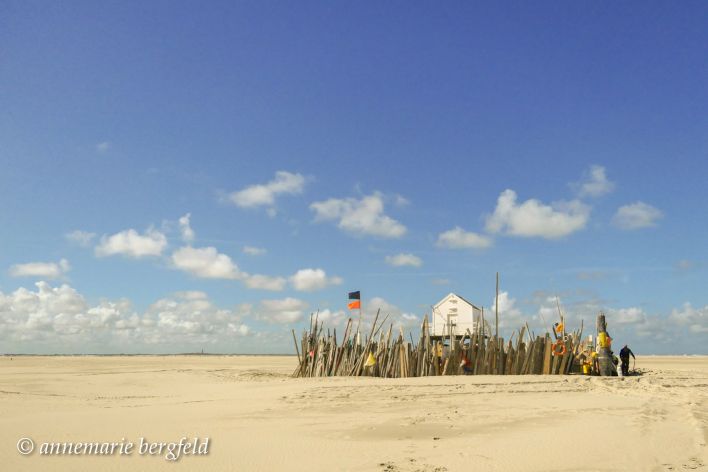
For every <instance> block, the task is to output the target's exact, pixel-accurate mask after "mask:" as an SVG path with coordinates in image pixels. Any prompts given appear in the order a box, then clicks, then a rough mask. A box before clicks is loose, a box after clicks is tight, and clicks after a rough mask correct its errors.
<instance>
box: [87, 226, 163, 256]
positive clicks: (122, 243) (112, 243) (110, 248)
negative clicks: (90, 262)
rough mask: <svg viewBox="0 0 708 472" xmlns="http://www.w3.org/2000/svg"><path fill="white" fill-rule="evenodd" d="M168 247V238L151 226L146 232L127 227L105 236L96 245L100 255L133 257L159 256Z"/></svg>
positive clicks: (96, 251)
mask: <svg viewBox="0 0 708 472" xmlns="http://www.w3.org/2000/svg"><path fill="white" fill-rule="evenodd" d="M165 247H167V238H166V237H165V235H164V234H162V233H161V232H160V231H157V230H156V229H153V228H150V229H148V230H147V231H146V232H145V234H142V235H141V234H139V233H138V232H137V231H135V230H134V229H127V230H125V231H121V232H119V233H116V234H113V235H111V236H103V237H102V238H101V243H100V244H99V245H98V246H96V249H95V253H96V256H98V257H106V256H115V255H124V256H128V257H133V258H140V257H147V256H159V255H161V254H162V251H163V250H164V249H165Z"/></svg>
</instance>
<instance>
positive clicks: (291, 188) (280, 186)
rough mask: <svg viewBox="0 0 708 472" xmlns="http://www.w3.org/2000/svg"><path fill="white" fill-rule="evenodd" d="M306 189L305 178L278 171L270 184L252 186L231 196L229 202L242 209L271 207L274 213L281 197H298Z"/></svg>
mask: <svg viewBox="0 0 708 472" xmlns="http://www.w3.org/2000/svg"><path fill="white" fill-rule="evenodd" d="M304 188H305V177H304V176H303V175H301V174H293V173H291V172H286V171H282V170H281V171H278V172H276V173H275V177H274V178H273V180H271V181H270V182H268V183H265V184H258V185H251V186H249V187H246V188H244V189H242V190H239V191H237V192H233V193H231V194H230V195H229V200H230V201H231V202H232V203H233V204H234V205H236V206H238V207H241V208H256V207H264V206H265V207H270V210H271V212H273V211H274V208H273V206H274V205H275V199H276V197H278V196H279V195H297V194H300V193H302V191H303V189H304Z"/></svg>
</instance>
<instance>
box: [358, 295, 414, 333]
mask: <svg viewBox="0 0 708 472" xmlns="http://www.w3.org/2000/svg"><path fill="white" fill-rule="evenodd" d="M377 310H381V313H380V315H379V319H378V321H377V326H378V325H379V324H381V323H382V322H383V320H384V318H385V317H386V315H388V319H387V320H386V326H388V325H389V324H390V323H393V328H394V329H396V330H398V329H401V328H402V329H403V330H404V333H405V332H406V331H409V330H411V329H417V328H420V324H421V323H422V322H423V318H422V317H421V316H418V315H416V314H414V313H408V312H404V311H403V310H401V308H399V307H398V306H397V305H395V304H393V303H391V302H389V301H388V300H386V299H384V298H382V297H373V298H371V299H370V300H369V301H368V303H367V304H366V306H365V307H364V310H363V311H364V317H363V322H362V325H363V326H364V327H365V328H367V329H368V328H370V327H371V324H372V323H373V322H374V318H375V316H376V311H377ZM382 329H383V328H382Z"/></svg>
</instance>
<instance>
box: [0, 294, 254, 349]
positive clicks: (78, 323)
mask: <svg viewBox="0 0 708 472" xmlns="http://www.w3.org/2000/svg"><path fill="white" fill-rule="evenodd" d="M35 286H36V290H28V289H25V288H19V289H17V290H16V291H15V292H12V293H8V294H4V293H2V292H0V343H2V344H3V346H4V349H9V350H12V351H15V352H97V353H106V352H154V351H155V350H157V351H165V350H167V351H171V352H181V351H182V350H184V349H186V348H188V347H189V346H193V347H197V348H201V347H207V346H214V345H219V344H220V345H221V346H224V347H228V346H232V345H233V343H234V340H235V339H236V338H238V337H239V336H243V335H246V334H248V333H249V331H250V329H249V327H248V326H247V325H245V324H244V323H243V322H242V320H241V315H240V314H239V313H238V312H237V311H236V310H229V309H222V308H218V307H216V306H214V304H213V303H211V301H209V299H208V297H207V296H206V294H204V293H202V292H181V293H177V294H175V295H174V296H171V297H167V298H163V299H160V300H158V301H156V302H154V303H153V304H151V305H150V307H149V308H148V309H147V310H146V311H145V312H144V313H138V312H136V311H134V309H133V307H132V304H131V303H130V301H129V300H126V299H119V300H101V301H100V302H98V303H96V304H89V303H88V302H87V301H86V299H85V298H84V297H83V296H82V295H81V294H80V293H78V292H77V291H76V290H75V289H74V288H72V287H70V286H69V285H66V284H63V285H61V286H59V287H52V286H51V285H49V284H48V283H47V282H44V281H42V282H38V283H36V284H35Z"/></svg>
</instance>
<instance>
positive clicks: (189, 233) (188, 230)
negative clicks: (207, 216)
mask: <svg viewBox="0 0 708 472" xmlns="http://www.w3.org/2000/svg"><path fill="white" fill-rule="evenodd" d="M191 217H192V214H191V213H187V214H186V215H184V216H182V217H181V218H180V219H179V231H180V233H181V234H182V241H184V242H185V243H191V242H192V241H194V230H193V229H192V226H191V225H190V224H189V219H190V218H191Z"/></svg>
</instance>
